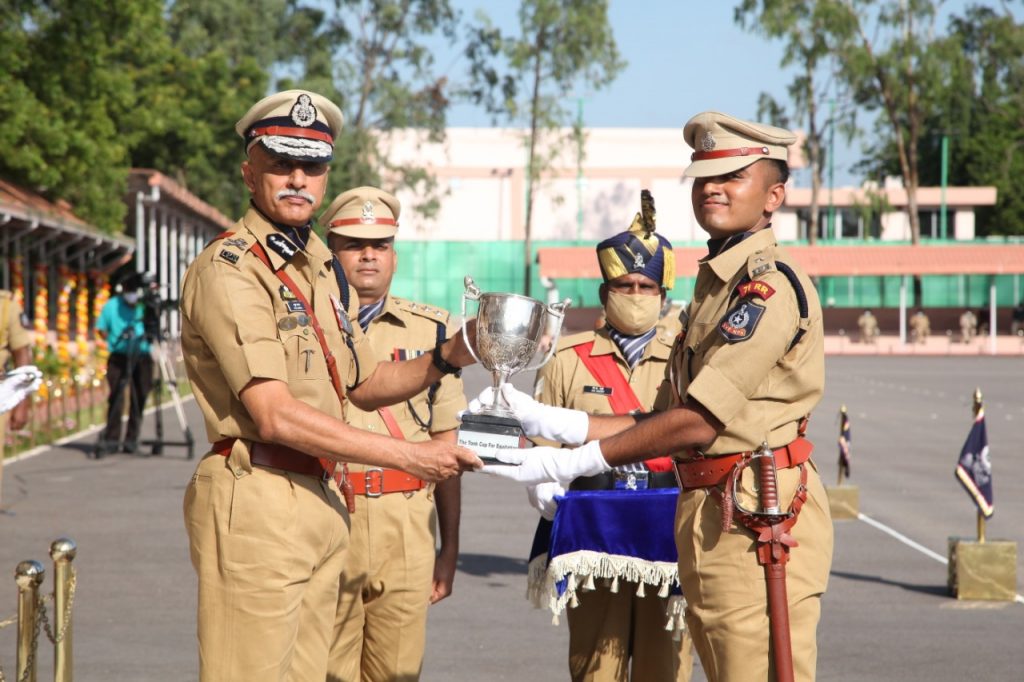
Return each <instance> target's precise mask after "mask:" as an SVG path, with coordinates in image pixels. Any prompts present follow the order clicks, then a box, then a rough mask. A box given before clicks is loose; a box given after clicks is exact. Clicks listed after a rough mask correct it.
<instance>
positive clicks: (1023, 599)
mask: <svg viewBox="0 0 1024 682" xmlns="http://www.w3.org/2000/svg"><path fill="white" fill-rule="evenodd" d="M857 518H858V519H859V520H861V521H863V522H864V523H866V524H868V525H869V526H872V527H873V528H877V529H878V530H880V531H882V532H883V533H885V534H886V535H890V536H892V537H894V538H896V539H897V540H899V541H900V542H902V543H903V544H905V545H906V546H907V547H910V548H911V549H916V550H917V551H918V552H920V553H921V554H924V555H925V556H926V557H929V558H931V559H935V560H936V561H938V562H939V563H940V564H942V565H944V566H948V565H949V559H947V558H946V557H944V556H942V555H941V554H937V553H935V552H933V551H932V550H930V549H928V548H927V547H925V546H924V545H922V544H920V543H918V542H914V541H913V540H911V539H910V538H908V537H907V536H906V535H904V534H903V533H900V532H899V531H897V530H893V529H892V528H890V527H889V526H887V525H885V524H884V523H882V522H881V521H875V520H874V519H873V518H871V517H870V516H867V515H866V514H857ZM1013 601H1015V602H1017V603H1018V604H1024V595H1020V594H1017V595H1014V598H1013Z"/></svg>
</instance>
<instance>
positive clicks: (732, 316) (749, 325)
mask: <svg viewBox="0 0 1024 682" xmlns="http://www.w3.org/2000/svg"><path fill="white" fill-rule="evenodd" d="M764 311H765V307H764V306H762V305H758V304H757V303H753V302H751V301H740V302H739V303H737V304H736V306H735V307H733V309H732V310H730V311H729V312H727V313H726V314H725V317H723V318H722V321H721V322H719V323H718V331H719V332H721V334H722V337H723V338H724V339H725V340H726V341H728V342H729V343H739V342H740V341H746V340H747V339H749V338H750V337H751V336H753V335H754V330H755V329H757V323H758V322H760V321H761V317H762V316H763V315H764Z"/></svg>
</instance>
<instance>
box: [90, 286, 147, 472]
mask: <svg viewBox="0 0 1024 682" xmlns="http://www.w3.org/2000/svg"><path fill="white" fill-rule="evenodd" d="M144 316H145V310H144V307H143V305H142V304H141V303H140V302H139V290H138V286H137V277H136V276H135V275H133V276H131V277H129V278H128V279H127V280H125V282H124V283H123V284H122V287H121V293H120V294H118V295H117V296H114V297H113V298H111V299H110V300H109V301H107V304H106V305H104V306H103V310H101V311H100V316H99V319H97V320H96V334H97V335H98V336H99V337H100V338H101V339H103V340H104V341H106V342H107V349H108V350H109V351H110V355H109V356H108V357H107V385H108V386H109V387H110V395H109V396H108V398H107V426H106V428H105V429H104V430H103V433H102V434H101V435H100V440H99V443H97V444H96V451H95V454H96V457H102V456H103V455H107V454H110V453H114V452H118V451H123V452H128V453H134V452H136V451H137V450H138V447H139V430H140V428H141V426H142V410H143V409H144V408H145V406H146V398H147V397H148V396H149V391H150V390H151V389H152V388H153V357H152V356H151V355H150V352H149V351H150V348H149V340H148V339H146V330H145V324H144V319H143V318H144ZM125 387H128V389H129V392H130V398H129V401H128V426H127V427H126V428H125V430H124V441H123V443H122V441H121V423H122V422H123V420H124V389H125Z"/></svg>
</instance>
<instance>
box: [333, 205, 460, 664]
mask: <svg viewBox="0 0 1024 682" xmlns="http://www.w3.org/2000/svg"><path fill="white" fill-rule="evenodd" d="M400 210H401V207H400V204H399V202H398V199H397V198H395V197H394V196H392V195H391V194H388V193H387V192H385V191H383V190H381V189H378V188H376V187H357V188H355V189H351V190H348V191H347V192H344V193H342V194H341V195H339V196H338V197H337V198H336V199H335V200H334V201H333V202H332V203H331V205H330V207H328V209H327V210H326V211H325V212H324V214H323V216H322V217H321V219H320V222H321V224H322V225H323V226H324V227H326V228H327V230H328V235H327V240H328V246H329V247H330V248H331V251H333V252H334V254H335V255H336V256H337V258H338V260H339V262H340V263H341V266H342V268H343V270H344V273H345V275H346V277H347V278H348V281H349V282H351V284H352V286H353V287H355V290H356V291H357V292H358V294H359V326H360V327H361V328H362V329H363V331H364V332H365V334H366V336H367V338H368V339H369V341H370V345H371V346H372V348H373V352H374V355H375V357H376V359H377V360H378V361H381V362H383V361H388V360H401V359H405V358H413V357H417V356H419V355H422V354H424V353H429V352H430V350H431V349H432V348H433V347H434V346H435V345H436V344H437V343H439V342H441V341H443V340H444V339H445V338H447V337H450V336H452V335H454V334H455V333H457V332H458V330H459V328H458V327H453V326H451V324H450V322H451V321H450V319H449V315H448V312H447V311H445V310H441V309H439V308H435V307H433V306H428V305H423V304H422V303H415V302H413V301H408V300H405V299H402V298H398V297H396V296H392V295H390V293H389V291H390V289H391V281H392V278H393V277H394V275H395V271H396V269H397V267H398V254H397V253H396V252H395V235H396V233H397V232H398V217H399V213H400ZM465 406H466V399H465V397H464V395H463V390H462V379H461V378H460V377H458V376H455V375H449V376H446V377H444V378H443V379H442V380H441V381H440V382H438V383H435V384H433V385H431V387H430V388H429V389H427V390H426V391H423V392H421V393H419V394H417V395H416V396H414V397H413V398H411V399H409V400H406V401H405V402H403V403H400V404H398V405H393V406H391V407H382V408H379V409H377V410H363V409H360V408H358V407H356V406H355V405H352V404H348V405H346V408H345V421H346V422H348V423H349V424H350V425H352V426H355V427H357V428H360V429H364V430H367V431H371V432H374V433H388V434H390V435H391V436H393V437H394V438H402V439H406V440H409V441H412V442H420V441H426V440H430V439H435V440H441V441H445V442H448V443H454V442H455V439H456V429H457V428H458V425H459V422H458V418H457V416H456V415H457V414H458V412H459V411H460V410H462V409H464V408H465ZM349 476H350V478H351V480H352V484H353V486H354V487H355V495H356V497H355V501H356V505H355V507H356V509H355V512H354V513H353V514H352V527H351V534H350V545H349V553H348V557H347V559H346V564H345V569H344V572H343V573H342V577H341V591H340V595H339V600H338V614H337V621H336V622H335V626H334V628H335V629H334V643H333V645H332V648H331V660H330V666H329V670H328V677H327V679H328V680H329V681H335V682H343V681H348V680H352V681H354V680H360V679H361V680H364V681H367V682H368V681H371V680H373V681H380V682H387V681H389V680H413V679H418V678H419V675H420V669H421V668H422V665H423V650H424V647H425V645H426V625H427V608H428V606H429V604H431V603H435V602H438V601H440V600H441V599H444V598H445V597H447V596H448V595H449V594H450V593H451V590H452V582H453V580H454V578H455V564H456V560H457V558H458V552H459V503H460V490H459V479H458V478H451V479H448V480H446V481H442V482H440V483H438V484H437V486H436V487H434V486H432V485H430V484H428V483H427V482H425V481H423V480H422V479H419V478H416V477H414V476H410V475H409V474H406V473H405V472H403V471H398V470H396V469H381V468H378V467H366V466H364V465H357V464H352V465H350V466H349ZM435 500H436V504H437V511H436V516H435V510H434V504H435ZM438 525H440V537H441V545H440V550H439V551H438V554H437V556H436V560H435V549H434V548H435V531H436V528H437V526H438Z"/></svg>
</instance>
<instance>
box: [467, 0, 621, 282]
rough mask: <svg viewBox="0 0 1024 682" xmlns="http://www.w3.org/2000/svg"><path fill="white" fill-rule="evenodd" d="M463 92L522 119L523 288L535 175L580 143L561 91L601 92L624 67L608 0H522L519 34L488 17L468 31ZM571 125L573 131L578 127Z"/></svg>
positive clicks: (512, 119) (528, 276) (498, 116)
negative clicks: (524, 156)
mask: <svg viewBox="0 0 1024 682" xmlns="http://www.w3.org/2000/svg"><path fill="white" fill-rule="evenodd" d="M470 35H471V38H470V42H469V45H468V46H467V48H466V56H467V57H468V58H469V61H470V87H469V88H468V95H469V96H470V99H471V100H472V101H474V102H475V103H477V104H482V105H483V106H485V107H486V109H487V110H488V111H489V112H490V113H491V114H492V116H494V118H495V120H505V121H507V122H508V123H510V124H513V125H521V124H523V123H525V124H526V127H527V129H528V131H529V132H528V133H527V135H526V145H527V150H528V151H527V171H526V220H525V224H524V227H523V235H524V252H525V261H526V264H525V272H524V284H523V290H524V291H525V292H526V294H527V295H529V293H530V284H531V281H532V243H531V233H532V222H533V204H534V194H535V192H536V187H537V183H538V180H539V179H540V177H541V174H542V173H543V172H544V171H545V170H546V169H547V168H549V167H550V164H551V161H552V159H554V158H555V157H556V156H558V154H559V153H560V152H561V151H562V149H563V148H564V146H565V145H567V144H571V143H572V142H573V141H574V140H575V141H576V143H577V145H581V144H582V138H581V134H582V131H581V130H578V129H576V130H575V132H574V133H570V135H568V136H565V135H563V134H562V133H563V130H564V129H566V128H570V129H572V127H573V125H574V121H573V118H572V113H571V111H570V110H569V109H568V108H567V107H566V106H565V97H566V93H569V92H572V91H573V90H575V91H577V92H580V91H584V90H591V91H593V90H599V89H601V88H603V87H605V86H607V85H608V84H609V83H611V82H612V80H614V78H615V76H616V75H617V74H618V73H619V71H621V70H622V68H623V67H624V66H625V62H624V61H622V60H621V59H620V58H619V51H618V47H617V46H616V44H615V38H614V36H613V35H612V29H611V25H610V24H609V22H608V3H607V0H523V2H522V3H521V5H520V8H519V31H518V33H517V34H514V35H513V34H508V35H506V34H503V33H502V32H501V31H500V30H499V29H498V28H496V27H494V26H493V25H492V24H491V22H490V21H489V20H488V19H487V17H486V16H484V15H480V16H479V17H478V21H477V22H476V24H475V25H474V26H473V27H472V28H471V31H470ZM576 125H577V128H578V124H576Z"/></svg>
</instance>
